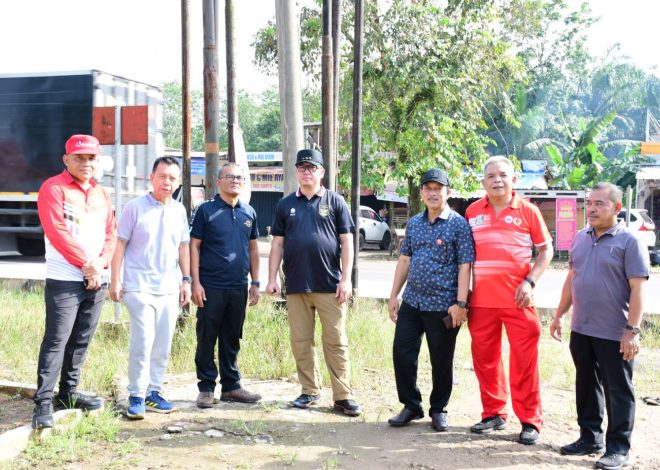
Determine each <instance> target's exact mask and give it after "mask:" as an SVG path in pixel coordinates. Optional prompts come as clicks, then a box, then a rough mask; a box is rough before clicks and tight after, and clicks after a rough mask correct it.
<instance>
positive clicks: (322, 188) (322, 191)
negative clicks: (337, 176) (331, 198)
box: [296, 185, 325, 197]
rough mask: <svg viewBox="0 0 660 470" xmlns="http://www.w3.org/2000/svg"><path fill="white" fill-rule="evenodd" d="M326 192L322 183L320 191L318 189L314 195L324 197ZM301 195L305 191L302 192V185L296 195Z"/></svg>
mask: <svg viewBox="0 0 660 470" xmlns="http://www.w3.org/2000/svg"><path fill="white" fill-rule="evenodd" d="M324 194H325V188H324V187H323V185H321V187H320V188H319V190H318V191H316V193H315V194H314V196H318V197H323V195H324ZM300 196H303V193H301V192H300V187H299V188H298V190H297V191H296V197H300Z"/></svg>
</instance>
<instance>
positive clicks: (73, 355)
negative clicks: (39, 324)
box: [34, 279, 105, 403]
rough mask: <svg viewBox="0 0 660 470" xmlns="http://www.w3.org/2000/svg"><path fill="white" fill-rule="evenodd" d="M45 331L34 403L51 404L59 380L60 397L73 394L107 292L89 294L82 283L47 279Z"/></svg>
mask: <svg viewBox="0 0 660 470" xmlns="http://www.w3.org/2000/svg"><path fill="white" fill-rule="evenodd" d="M44 294H45V295H44V297H45V300H46V331H45V332H44V338H43V340H42V341H41V348H40V349H39V364H38V367H37V393H36V394H35V395H34V401H35V402H37V403H38V402H40V401H42V400H50V399H52V397H53V390H54V388H55V384H56V383H57V378H58V376H59V380H60V384H59V393H60V394H61V395H63V394H65V393H68V392H73V391H75V390H76V387H77V386H78V380H79V379H80V368H81V367H82V364H83V362H84V361H85V354H86V353H87V347H88V346H89V343H90V341H91V340H92V337H93V336H94V332H95V331H96V326H97V325H98V323H99V318H100V316H101V309H102V308H103V302H104V300H105V288H102V289H100V290H97V291H93V290H87V289H85V286H84V285H83V283H82V282H77V281H57V280H55V279H46V288H45V291H44Z"/></svg>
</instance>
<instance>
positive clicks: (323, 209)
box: [319, 204, 330, 217]
mask: <svg viewBox="0 0 660 470" xmlns="http://www.w3.org/2000/svg"><path fill="white" fill-rule="evenodd" d="M329 214H330V207H329V206H328V205H327V204H319V215H320V216H321V217H327V216H328V215H329Z"/></svg>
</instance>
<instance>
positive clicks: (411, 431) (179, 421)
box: [121, 375, 660, 469]
mask: <svg viewBox="0 0 660 470" xmlns="http://www.w3.org/2000/svg"><path fill="white" fill-rule="evenodd" d="M246 385H247V386H248V387H249V388H250V389H252V390H256V391H258V392H260V393H261V394H262V395H263V396H264V401H263V402H262V403H261V404H258V405H242V404H234V403H224V402H221V403H219V404H217V405H216V406H215V407H214V408H213V409H211V410H200V409H198V408H196V407H195V405H194V398H195V397H196V394H197V390H196V386H195V380H194V377H193V376H192V375H186V376H178V377H172V378H171V380H170V381H169V383H168V385H167V390H168V397H170V398H172V399H173V400H175V401H176V403H177V405H178V406H179V411H178V412H177V413H174V414H172V415H157V414H153V413H149V414H148V416H147V419H145V420H144V421H140V422H128V421H125V422H124V424H123V426H122V431H121V432H122V434H121V435H122V437H124V438H128V437H130V436H134V437H136V438H138V439H139V440H140V441H141V443H142V449H143V454H142V455H141V456H140V458H139V459H138V462H136V463H137V467H139V468H142V466H143V465H146V466H147V468H204V469H206V468H227V469H230V468H265V469H269V468H286V467H287V466H291V467H293V468H302V469H323V468H347V469H402V468H415V469H471V468H507V469H508V468H512V469H513V468H529V467H530V466H532V465H533V466H534V467H536V468H548V469H549V468H562V469H569V468H591V467H593V464H594V462H595V460H596V458H597V457H596V456H584V457H564V456H561V455H559V453H558V447H559V446H561V445H564V444H566V443H568V442H571V441H572V440H574V438H575V437H577V425H576V423H575V422H574V418H573V413H574V411H573V410H574V405H573V392H572V391H568V390H556V389H554V390H553V389H544V390H543V398H544V408H545V410H546V412H545V419H546V425H545V428H544V429H543V432H542V434H541V439H540V443H539V444H538V445H536V446H523V445H520V444H517V443H516V442H515V439H516V438H517V435H518V432H519V431H520V425H519V423H518V422H517V420H516V419H515V417H511V418H510V419H509V427H508V429H507V430H505V431H502V432H497V433H493V434H491V435H489V436H478V435H474V434H471V433H470V432H469V429H468V428H469V426H470V425H471V424H474V422H475V421H477V420H478V415H479V410H480V406H479V401H478V396H476V395H475V394H472V395H470V396H463V397H461V399H460V400H459V401H457V402H454V403H452V404H450V405H451V406H450V428H449V430H448V431H447V432H444V433H436V432H433V431H432V430H431V428H430V425H429V423H430V421H429V419H428V418H426V419H423V420H420V421H418V422H415V423H414V424H411V425H410V426H407V427H405V428H398V429H397V428H392V427H390V426H388V425H387V422H386V421H387V418H388V417H390V416H391V415H392V414H393V412H395V411H398V405H396V404H395V405H393V403H396V400H395V399H394V400H392V397H389V398H387V399H385V398H384V397H382V396H380V395H379V394H377V393H375V392H372V393H369V392H367V393H359V394H358V397H357V398H358V399H359V401H360V402H361V403H363V404H365V405H366V412H365V414H364V416H362V417H359V418H352V419H351V418H345V417H343V416H341V415H339V414H337V413H334V412H333V411H331V408H330V406H331V401H330V395H331V394H330V391H329V390H327V391H326V390H324V392H323V400H322V403H321V405H320V406H318V407H317V408H315V409H313V410H297V409H292V408H290V407H289V406H288V401H289V400H290V399H291V398H292V397H295V396H296V395H297V394H298V391H299V387H298V385H297V384H293V383H289V382H284V381H273V382H253V383H247V384H246ZM387 403H389V405H388V404H387ZM659 420H660V407H652V406H647V405H644V404H643V403H642V402H641V400H640V403H639V405H638V412H637V420H636V429H635V434H634V450H633V456H634V461H633V465H632V467H631V468H636V469H660V457H659V456H658V450H659V447H658V433H657V431H656V427H657V424H656V423H657V422H658V421H659ZM171 426H175V428H174V429H171V430H174V431H178V430H179V429H177V428H180V431H181V432H176V433H169V432H168V431H167V429H168V427H171ZM209 430H214V431H215V434H217V437H209V436H208V434H209ZM205 433H207V434H205ZM211 433H213V431H211Z"/></svg>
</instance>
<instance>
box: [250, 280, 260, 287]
mask: <svg viewBox="0 0 660 470" xmlns="http://www.w3.org/2000/svg"><path fill="white" fill-rule="evenodd" d="M250 285H251V286H256V287H261V283H260V282H259V281H252V282H250Z"/></svg>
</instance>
